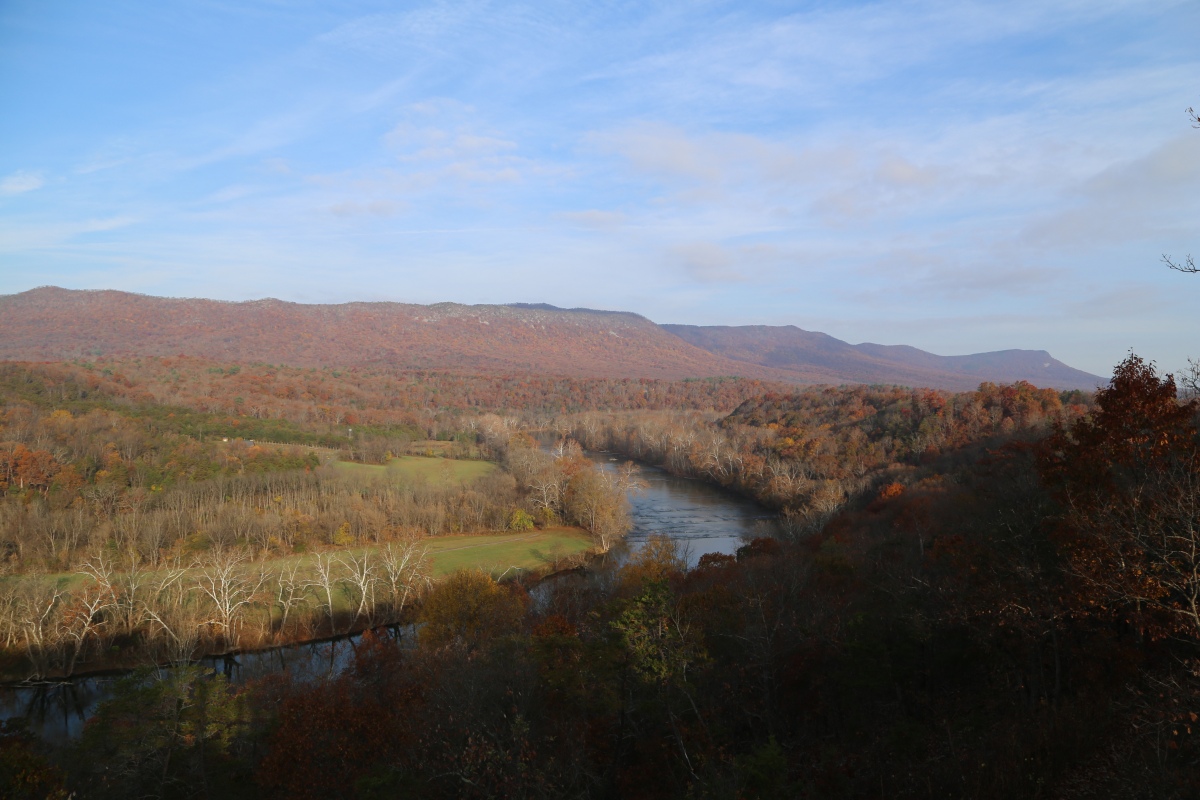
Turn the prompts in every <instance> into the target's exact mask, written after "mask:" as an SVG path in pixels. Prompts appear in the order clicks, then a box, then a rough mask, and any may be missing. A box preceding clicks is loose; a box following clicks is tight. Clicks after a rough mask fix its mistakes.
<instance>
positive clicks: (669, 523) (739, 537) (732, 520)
mask: <svg viewBox="0 0 1200 800" xmlns="http://www.w3.org/2000/svg"><path fill="white" fill-rule="evenodd" d="M585 455H587V456H588V458H590V459H591V460H592V461H594V462H595V463H597V464H598V465H600V466H601V467H602V468H604V469H616V468H617V466H618V465H619V464H620V463H622V462H623V461H624V460H625V459H622V458H620V457H618V456H616V455H614V454H611V453H591V452H589V453H585ZM638 478H639V480H640V481H641V483H642V485H643V487H642V488H641V489H640V490H637V491H632V492H630V493H629V512H630V517H631V519H632V522H633V529H632V530H631V531H630V532H629V535H628V536H627V537H626V542H627V544H626V549H627V551H628V552H630V553H632V552H636V551H637V550H639V549H640V548H641V547H642V546H643V545H644V544H645V542H646V539H648V538H649V537H651V536H655V535H659V534H664V533H665V534H666V535H667V536H669V537H671V539H673V540H674V541H675V542H677V543H678V544H679V546H680V548H681V549H682V551H683V554H684V555H686V556H687V560H688V566H689V567H694V566H696V562H698V561H699V560H700V556H702V555H704V554H705V553H725V554H727V555H733V554H734V553H736V552H737V549H738V548H739V547H740V546H742V545H743V544H745V543H746V542H747V541H749V540H750V539H753V538H755V537H757V536H772V535H774V532H775V522H774V520H775V515H774V514H772V513H771V512H770V511H768V510H767V509H765V508H763V507H762V506H760V505H758V504H757V503H755V502H753V501H751V500H746V499H744V498H742V497H739V496H737V495H735V494H733V493H732V492H728V491H726V490H724V489H722V488H720V487H718V486H713V485H711V484H707V483H703V482H701V481H697V480H693V479H690V478H680V477H677V476H675V475H671V474H670V473H668V472H666V471H665V470H663V469H660V468H659V467H654V466H650V465H648V464H640V465H639V466H638ZM618 555H620V554H618Z"/></svg>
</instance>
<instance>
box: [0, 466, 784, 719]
mask: <svg viewBox="0 0 1200 800" xmlns="http://www.w3.org/2000/svg"><path fill="white" fill-rule="evenodd" d="M587 456H588V457H589V458H591V459H592V461H594V462H595V463H596V464H597V465H599V466H600V467H601V468H602V469H608V470H615V469H617V468H618V467H619V465H620V464H621V463H623V462H624V461H625V460H626V459H623V458H620V457H618V456H616V455H613V454H610V453H587ZM638 478H639V480H640V482H641V483H642V485H643V486H642V488H641V489H639V490H637V491H633V492H631V493H630V495H629V505H630V512H631V516H632V521H633V530H632V531H631V532H630V533H629V536H628V537H627V539H626V542H625V543H624V544H622V545H619V546H618V547H617V548H615V549H614V551H613V553H612V554H611V555H612V559H611V560H610V561H609V563H610V564H611V563H613V562H614V561H615V562H616V563H618V564H619V563H621V562H622V561H624V560H625V559H627V558H628V557H629V556H630V555H631V554H633V553H635V552H637V550H638V549H640V548H641V547H642V546H643V545H644V544H645V542H646V540H647V538H649V537H650V536H653V535H656V534H666V535H667V536H670V537H671V538H672V539H673V540H675V541H676V542H678V543H679V544H680V545H681V549H682V551H683V554H684V555H686V557H687V560H688V566H695V564H696V562H697V561H699V559H700V556H702V555H704V554H705V553H726V554H733V553H735V552H736V551H737V548H738V547H740V546H741V545H743V544H745V543H746V542H747V541H748V540H750V539H752V538H754V537H756V536H769V535H772V533H773V532H774V530H775V526H774V515H773V514H772V513H771V512H769V511H767V510H766V509H764V508H763V507H762V506H759V505H757V504H756V503H753V502H751V501H748V500H745V499H743V498H740V497H738V496H736V495H734V494H732V493H730V492H726V491H724V490H722V489H720V488H718V487H714V486H710V485H708V484H705V483H701V482H700V481H695V480H690V479H688V478H678V477H675V476H674V475H670V474H668V473H666V472H665V471H663V470H662V469H659V468H658V467H654V466H650V465H646V464H642V465H639V473H638ZM393 635H397V636H399V637H400V638H401V641H402V642H405V643H408V642H413V641H414V640H415V636H414V631H413V630H412V629H411V628H402V629H398V630H396V631H393ZM356 643H357V637H347V638H341V639H335V640H330V641H322V642H310V643H306V644H299V645H291V646H288V647H281V648H278V649H276V650H268V651H260V652H254V653H243V654H241V655H238V656H236V657H231V658H215V659H213V658H210V659H205V660H203V661H202V662H201V664H202V665H203V666H205V667H208V668H210V669H212V670H214V671H218V672H223V673H225V674H226V675H227V676H228V677H229V679H230V680H231V681H232V682H234V683H239V682H242V681H247V680H252V679H254V678H258V677H262V676H265V675H269V674H273V673H277V672H281V671H284V670H287V671H289V672H292V673H293V674H294V675H299V676H301V677H306V676H307V677H310V678H312V679H319V678H323V677H325V676H328V675H336V674H338V673H339V672H341V671H342V670H344V669H345V668H347V667H348V666H349V665H351V664H352V663H353V657H354V648H355V645H356ZM119 677H120V676H116V675H104V676H94V677H85V678H77V679H75V680H71V681H61V682H47V683H39V684H32V685H19V686H4V687H0V720H7V719H13V718H23V719H25V720H26V721H27V723H28V725H29V727H30V729H31V730H32V731H34V732H36V733H38V734H40V735H41V736H42V737H43V738H45V739H47V740H49V741H53V742H65V741H67V740H69V739H71V738H74V737H75V736H78V735H79V733H80V731H81V730H82V729H83V723H84V721H85V720H86V719H87V718H89V717H90V716H91V715H92V714H93V713H95V710H96V707H97V706H98V705H99V704H100V702H102V701H103V700H104V699H105V698H106V697H107V696H108V695H109V693H110V690H111V686H112V684H113V682H114V681H116V680H118V679H119Z"/></svg>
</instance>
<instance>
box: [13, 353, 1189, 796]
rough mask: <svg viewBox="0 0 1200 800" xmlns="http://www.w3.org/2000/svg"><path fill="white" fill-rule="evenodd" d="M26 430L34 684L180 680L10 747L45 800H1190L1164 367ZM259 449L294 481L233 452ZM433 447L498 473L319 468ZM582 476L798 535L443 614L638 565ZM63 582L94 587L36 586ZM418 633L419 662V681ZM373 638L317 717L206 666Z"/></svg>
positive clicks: (315, 382)
mask: <svg viewBox="0 0 1200 800" xmlns="http://www.w3.org/2000/svg"><path fill="white" fill-rule="evenodd" d="M0 390H2V391H3V392H4V417H3V427H0V441H3V442H4V444H3V448H4V450H3V452H4V453H5V458H6V459H7V460H6V461H5V462H4V463H5V465H6V467H5V470H6V471H5V472H4V473H3V474H4V481H5V486H4V501H3V505H2V506H0V520H2V521H3V523H4V528H3V535H4V543H5V544H4V546H5V548H6V550H5V552H6V554H7V555H6V561H5V565H6V566H5V569H6V570H7V571H8V572H9V574H10V577H8V578H7V579H0V622H3V623H4V627H3V628H2V630H3V631H4V632H5V633H4V636H5V637H6V644H5V647H6V654H7V655H6V661H5V662H4V663H5V664H6V665H7V668H9V669H13V668H21V669H26V670H28V669H30V667H32V668H33V671H34V674H41V675H56V674H65V673H69V672H70V671H71V670H72V669H79V668H83V669H86V668H87V667H88V666H89V665H93V664H120V665H126V666H127V665H130V664H133V663H137V662H138V658H137V657H136V656H135V654H139V653H140V654H141V657H142V658H145V657H147V656H150V657H153V658H155V659H157V660H159V661H164V660H165V661H171V662H174V663H176V664H177V666H175V667H173V668H172V669H171V670H170V671H168V672H163V673H158V674H157V675H156V674H154V673H150V672H144V671H143V672H135V673H132V674H131V675H130V676H129V677H128V678H126V679H124V680H123V681H121V682H119V683H118V684H116V685H115V686H114V688H113V690H112V691H113V694H112V696H111V698H110V699H109V700H108V701H107V702H105V703H103V704H102V705H101V706H100V708H99V709H98V711H97V713H96V715H95V717H94V718H93V719H92V721H90V722H89V723H88V725H87V726H86V728H85V731H84V733H83V736H82V737H81V738H80V739H78V740H77V741H74V742H72V743H69V744H68V745H65V746H64V747H63V748H61V749H48V748H47V747H46V746H45V745H43V744H41V743H39V742H37V741H36V740H35V739H34V738H32V737H31V736H30V735H28V734H25V733H22V732H20V731H19V730H17V729H14V728H11V727H10V728H6V729H5V731H4V733H3V736H0V763H4V764H15V765H17V766H18V767H19V769H20V772H19V773H18V772H16V771H13V770H10V771H9V774H20V775H22V776H24V777H23V778H22V780H24V781H25V783H24V784H23V786H24V787H33V789H31V790H30V791H34V790H36V791H37V792H41V793H42V795H46V794H52V793H53V792H55V791H68V790H70V791H76V792H79V793H80V796H83V797H125V796H129V795H131V794H157V795H160V796H173V795H187V796H190V795H200V796H203V794H204V793H205V792H207V793H209V796H223V797H238V796H245V797H257V796H272V797H281V798H282V797H288V798H296V797H300V798H306V797H307V798H321V797H329V796H351V797H363V798H368V797H378V796H395V795H398V794H400V795H402V794H405V793H415V794H420V795H422V796H427V797H447V798H449V797H499V796H503V797H561V796H579V797H693V796H705V797H728V798H784V797H789V798H790V797H812V798H840V797H859V796H876V795H881V796H884V797H898V798H903V797H913V798H917V797H931V796H955V797H980V798H1008V797H1025V796H1032V797H1047V798H1084V797H1146V798H1158V797H1168V798H1187V797H1192V796H1195V794H1196V793H1197V791H1200V780H1198V778H1197V776H1198V775H1200V744H1198V742H1197V740H1196V736H1195V734H1194V733H1193V731H1194V729H1195V726H1196V714H1197V713H1200V666H1198V664H1200V662H1198V660H1197V659H1198V657H1200V653H1198V652H1197V648H1198V647H1200V614H1197V612H1196V608H1197V605H1196V603H1197V600H1196V598H1200V582H1197V580H1196V577H1195V576H1196V575H1197V574H1198V572H1197V566H1198V565H1197V562H1196V560H1195V558H1194V553H1196V552H1197V543H1198V541H1200V540H1198V539H1197V531H1200V506H1198V505H1197V499H1198V498H1200V434H1198V431H1197V407H1196V404H1195V403H1194V402H1192V403H1189V402H1184V401H1182V400H1180V399H1179V398H1178V397H1177V393H1176V387H1175V384H1174V382H1173V381H1172V380H1171V379H1170V378H1169V377H1163V376H1160V375H1158V374H1157V373H1156V372H1155V370H1154V369H1153V367H1152V365H1148V364H1146V363H1145V362H1143V361H1141V360H1140V359H1138V358H1136V357H1133V356H1131V357H1130V358H1129V359H1127V360H1126V361H1125V362H1123V363H1122V364H1121V365H1119V366H1118V368H1117V370H1116V373H1115V375H1114V379H1113V381H1112V383H1111V385H1110V387H1109V388H1107V389H1105V390H1103V391H1101V392H1099V393H1098V394H1097V395H1095V396H1093V395H1090V394H1085V393H1081V392H1060V391H1056V390H1052V389H1044V388H1038V387H1035V386H1033V385H1030V384H1027V383H1016V384H1010V385H996V384H988V383H985V384H983V385H981V386H979V387H978V388H977V389H976V390H974V391H970V392H959V393H952V392H943V391H935V390H911V389H903V388H891V387H867V386H857V387H854V386H852V387H841V388H832V387H817V388H807V389H799V390H798V389H796V388H794V387H787V386H782V385H776V386H773V387H772V386H764V385H762V384H756V383H754V382H749V381H698V382H680V383H672V382H654V381H650V382H647V381H612V380H609V381H598V380H587V381H578V380H568V379H554V380H550V379H545V381H544V382H543V383H538V382H537V381H529V382H523V381H521V380H519V379H516V378H512V379H508V378H498V377H496V378H463V377H461V376H453V375H445V374H439V373H422V374H413V375H401V374H398V373H389V372H386V371H372V370H346V371H343V370H336V371H335V370H320V369H318V370H306V369H296V368H280V367H276V366H267V365H236V364H229V363H225V364H221V365H218V364H216V363H213V362H203V361H196V360H192V359H140V360H139V359H128V360H120V361H103V362H101V361H97V362H95V363H81V364H58V365H29V364H13V365H7V366H6V367H5V371H4V372H3V380H2V381H0ZM239 398H240V399H241V402H240V403H239V402H237V401H238V399H239ZM385 399H388V402H383V401H384V400H385ZM426 403H428V404H429V405H428V406H425V405H424V404H426ZM256 408H257V409H258V410H257V411H256V410H255V409H256ZM322 408H324V409H328V411H323V410H320V409H322ZM331 414H332V416H330V415H331ZM349 414H356V415H357V414H361V415H362V417H361V420H364V421H359V418H357V417H356V420H355V425H356V427H355V432H354V433H353V434H352V433H351V432H350V431H349V430H348V428H349V425H350V422H349V420H348V418H347V415H349ZM242 426H245V428H246V429H248V430H253V431H256V432H257V431H263V432H267V431H269V432H271V435H273V436H277V437H279V438H280V439H281V440H285V441H295V442H299V443H301V444H303V445H305V446H303V447H301V446H300V445H297V446H295V447H288V446H278V445H269V446H264V445H261V444H258V443H255V444H253V445H252V444H251V443H250V442H247V441H245V440H240V439H236V438H235V439H231V440H230V441H228V442H227V441H224V440H225V439H226V438H229V437H228V436H227V433H228V431H230V430H236V429H238V428H241V427H242ZM256 426H264V427H256ZM533 431H541V432H542V433H543V435H546V436H549V435H551V434H553V436H554V437H555V438H556V439H557V440H558V441H559V444H558V445H557V446H556V447H555V448H553V452H547V451H546V450H543V449H541V448H538V447H537V446H536V445H535V444H534V441H533V439H532V438H531V436H530V433H531V432H533ZM359 436H361V437H362V438H361V439H359V438H355V437H359ZM430 436H434V437H441V438H442V439H443V441H444V443H445V445H446V446H447V448H458V449H457V450H456V451H455V452H458V453H460V454H462V455H472V456H476V457H477V456H479V455H486V456H487V457H489V458H490V459H492V460H493V461H494V462H495V463H496V464H498V465H499V467H498V471H495V472H492V473H489V477H487V478H486V480H482V481H474V482H472V481H463V482H455V481H450V480H446V481H443V482H441V483H436V484H434V483H430V482H428V481H424V482H422V481H417V482H410V483H399V484H386V483H374V484H372V483H363V482H361V480H360V479H358V478H356V477H355V476H356V475H358V474H359V473H357V472H347V471H344V470H343V471H341V472H338V471H334V470H331V467H330V466H329V465H327V464H326V462H325V461H324V460H323V458H324V457H323V456H320V455H319V454H320V453H325V452H334V451H336V452H337V453H340V454H341V457H342V458H353V459H355V460H356V461H357V462H358V464H357V465H355V467H356V469H358V470H369V469H372V468H374V469H382V467H373V464H374V463H375V462H376V461H378V460H380V459H382V460H384V461H386V460H388V459H389V457H390V456H391V455H392V454H393V453H394V452H396V451H403V448H405V447H407V446H408V445H410V444H413V443H418V442H419V443H420V446H421V447H426V448H428V447H430V446H431V444H432V443H431V441H430V440H428V439H424V438H423V437H430ZM288 437H291V438H288ZM576 441H577V442H580V443H582V444H584V445H585V446H587V447H593V448H605V449H607V450H610V451H613V452H615V453H619V454H624V455H626V456H629V457H632V458H636V459H639V460H641V461H644V462H649V463H654V464H661V465H662V466H663V467H664V468H665V469H666V470H668V471H671V472H674V473H676V474H679V475H683V476H687V477H690V478H694V479H696V480H701V481H705V482H708V483H712V484H716V485H719V486H723V487H725V488H727V489H729V490H731V491H734V492H739V493H742V494H745V495H748V496H751V497H754V498H756V499H758V500H759V501H761V502H762V503H764V504H766V505H768V506H770V507H772V508H775V509H778V510H779V512H780V520H779V525H778V529H777V531H776V532H775V533H774V535H772V536H770V537H767V538H760V539H755V540H754V541H748V542H746V543H745V544H744V546H742V547H741V548H740V549H739V550H738V552H737V553H736V555H724V554H716V553H710V554H707V555H704V556H703V557H702V558H700V560H699V565H698V566H696V567H694V568H692V569H688V568H687V564H688V562H687V561H686V560H685V559H684V557H683V555H682V553H681V552H680V551H679V549H678V546H677V544H676V543H675V542H673V541H672V540H671V539H669V538H666V537H663V538H659V539H655V540H652V541H651V542H650V543H649V544H648V545H647V546H646V547H644V548H642V549H641V550H639V551H637V552H636V553H635V554H634V555H632V556H631V557H629V558H627V559H611V560H606V559H603V558H600V557H598V556H597V557H594V558H593V559H592V560H591V561H589V562H587V564H586V566H583V567H581V568H577V569H574V570H571V571H567V572H563V573H560V574H559V575H558V576H556V577H555V578H553V579H550V580H547V581H545V582H544V583H541V584H540V585H537V584H536V583H535V581H536V579H533V580H531V579H529V578H522V579H520V580H516V581H511V580H506V581H504V582H497V581H496V580H495V579H494V577H493V576H491V575H489V574H488V573H487V572H486V571H485V572H480V571H469V570H468V571H458V572H453V573H449V574H444V575H435V574H434V572H433V571H432V570H431V568H430V564H431V561H430V558H431V555H430V551H429V549H428V547H429V543H430V542H435V541H436V540H437V537H438V536H441V535H445V533H447V532H451V533H452V532H456V531H462V532H472V533H483V532H488V531H490V532H491V533H490V535H493V536H494V535H500V534H501V533H511V532H513V531H520V532H528V533H527V534H523V535H535V534H538V533H539V532H548V531H553V530H556V528H555V526H559V525H562V524H564V523H565V524H575V525H577V526H579V530H581V531H582V532H584V533H585V534H586V535H588V536H590V537H591V541H592V543H593V545H594V547H595V552H597V553H599V552H604V551H608V550H610V549H611V548H614V547H617V548H619V546H620V537H621V535H622V533H623V531H624V530H625V529H626V527H627V525H628V519H627V517H626V516H625V513H626V512H625V511H624V510H623V506H622V503H621V498H623V497H624V494H625V492H626V491H629V490H631V489H633V490H636V485H637V477H636V471H635V470H633V469H632V468H630V469H617V470H598V469H595V468H594V467H593V465H592V462H591V461H589V460H588V459H586V458H583V457H582V456H581V455H580V452H579V449H578V445H576V444H575V443H574V442H576ZM372 442H373V443H374V445H371V444H369V443H372ZM446 452H450V450H447V451H446ZM364 474H365V473H364ZM446 474H447V475H449V473H446ZM564 564H565V565H567V566H573V565H578V564H579V562H578V561H571V560H566V561H565V562H564ZM54 570H59V571H61V572H60V574H62V573H63V572H65V573H74V574H76V575H79V577H72V578H67V577H63V578H56V579H53V580H49V581H45V582H41V583H39V582H37V581H40V580H42V579H41V578H39V576H46V575H48V574H52V572H53V571H54ZM18 573H19V574H18ZM13 581H18V582H17V583H14V582H13ZM55 581H57V582H55ZM222 609H224V610H222ZM39 615H41V616H39ZM397 620H413V621H418V622H420V623H423V627H422V629H421V633H420V635H419V642H418V644H417V647H416V648H415V649H409V648H406V647H403V646H401V643H400V642H398V641H397V640H396V639H395V638H394V637H393V636H392V635H390V634H389V633H388V632H387V631H388V630H389V629H388V628H387V627H386V624H388V623H392V622H395V621H397ZM351 629H355V630H357V629H368V630H374V632H373V633H368V634H366V635H364V637H363V638H362V639H361V640H359V641H358V643H357V644H356V645H355V648H354V655H353V656H352V657H351V659H350V662H349V664H348V666H347V668H346V669H345V670H344V671H341V672H336V671H335V672H333V673H332V674H329V675H327V676H324V677H321V678H317V679H314V677H313V676H306V675H301V674H292V673H288V672H284V673H281V674H278V675H276V676H274V677H272V678H270V679H266V680H260V681H251V682H247V683H239V684H232V683H230V682H229V681H228V680H227V679H226V678H224V677H223V676H221V675H213V674H212V673H209V672H205V671H204V670H202V669H200V668H198V667H194V666H191V667H189V666H186V663H187V662H188V660H189V657H190V656H191V655H192V654H194V653H196V652H201V651H203V650H204V649H209V650H216V651H220V650H222V649H225V648H229V647H231V646H233V647H236V646H238V645H241V646H261V645H264V644H270V643H273V642H277V641H281V640H287V639H289V638H303V637H306V636H310V637H311V636H322V635H330V634H336V633H340V632H344V631H346V630H351ZM113 648H117V649H116V650H114V649H113ZM364 743H369V745H370V746H364ZM0 780H2V779H0ZM10 785H11V784H10ZM0 786H4V784H2V783H0ZM5 788H6V789H7V787H5ZM42 795H35V796H42ZM18 796H19V795H18Z"/></svg>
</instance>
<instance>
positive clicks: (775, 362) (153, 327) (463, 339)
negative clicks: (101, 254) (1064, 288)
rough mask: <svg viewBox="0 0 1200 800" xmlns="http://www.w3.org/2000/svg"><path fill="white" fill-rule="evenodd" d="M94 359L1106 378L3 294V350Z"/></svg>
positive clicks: (594, 329) (579, 318) (963, 359)
mask: <svg viewBox="0 0 1200 800" xmlns="http://www.w3.org/2000/svg"><path fill="white" fill-rule="evenodd" d="M100 355H109V356H130V355H147V356H174V355H189V356H196V357H200V358H209V359H215V360H227V361H235V362H265V363H275V364H289V365H292V366H345V367H352V366H388V367H392V368H398V369H430V370H443V371H457V372H472V373H493V374H494V373H510V374H514V373H515V374H521V373H531V372H532V373H540V374H547V375H566V376H573V377H605V378H608V377H614V378H616V377H619V378H669V379H679V378H704V377H717V376H727V375H728V376H732V375H737V376H741V377H746V378H758V379H762V380H771V381H781V382H789V383H835V384H837V383H900V384H906V385H910V386H931V387H938V388H946V389H972V388H974V387H975V386H977V385H978V384H979V383H980V382H981V381H984V380H991V381H995V382H1012V381H1015V380H1028V381H1030V382H1031V383H1034V384H1037V385H1039V386H1054V387H1058V388H1094V387H1095V386H1096V385H1097V384H1099V383H1103V382H1104V381H1103V380H1102V379H1101V378H1099V377H1097V376H1094V375H1088V374H1087V373H1085V372H1080V371H1079V370H1074V369H1071V368H1070V367H1068V366H1066V365H1065V364H1062V363H1061V362H1058V361H1055V360H1054V359H1053V358H1051V357H1050V355H1049V354H1048V353H1045V352H1044V351H1028V350H1009V351H1002V352H999V353H981V354H978V355H973V356H950V357H943V356H935V355H933V354H931V353H926V352H923V351H921V350H917V349H915V348H911V347H904V346H892V347H886V346H883V345H870V344H863V345H850V344H847V343H845V342H843V341H840V340H839V339H835V338H833V337H832V336H826V335H825V334H823V333H812V332H809V331H804V330H801V329H799V328H795V327H791V326H787V327H768V326H746V327H738V328H730V327H697V326H692V325H656V324H654V323H653V322H651V321H650V320H648V319H646V318H645V317H642V316H639V315H637V314H633V313H630V312H626V311H598V310H595V309H587V308H575V309H561V308H556V307H555V306H551V305H547V304H544V303H537V304H531V303H512V304H509V305H475V306H467V305H459V304H457V303H437V304H435V305H429V306H425V305H414V304H406V303H342V304H337V305H316V304H313V305H309V304H300V303H287V302H284V301H282V300H274V299H266V300H252V301H247V302H243V303H232V302H225V301H219V300H198V299H174V298H163V297H149V296H146V295H140V294H130V293H127V292H117V291H74V290H70V289H60V288H57V287H43V288H39V289H33V290H31V291H28V292H22V293H20V294H13V295H2V296H0V359H8V360H34V361H39V360H40V361H49V360H61V359H73V358H92V357H96V356H100Z"/></svg>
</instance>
